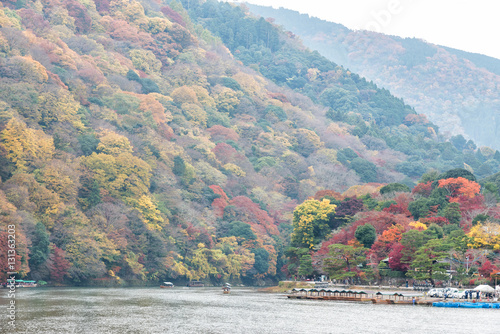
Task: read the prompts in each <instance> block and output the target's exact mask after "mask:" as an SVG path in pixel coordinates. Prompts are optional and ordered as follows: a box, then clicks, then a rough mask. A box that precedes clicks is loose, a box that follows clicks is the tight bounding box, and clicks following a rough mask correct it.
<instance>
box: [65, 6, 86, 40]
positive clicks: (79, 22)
mask: <svg viewBox="0 0 500 334" xmlns="http://www.w3.org/2000/svg"><path fill="white" fill-rule="evenodd" d="M64 5H65V6H66V9H67V10H68V14H69V15H70V16H72V17H73V18H74V19H75V28H76V32H77V33H79V34H85V33H87V32H89V31H90V28H91V27H92V18H91V17H90V15H89V13H88V11H87V9H86V8H85V7H84V6H83V5H82V4H81V3H79V2H78V1H76V0H65V1H64Z"/></svg>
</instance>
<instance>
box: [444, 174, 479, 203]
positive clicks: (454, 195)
mask: <svg viewBox="0 0 500 334" xmlns="http://www.w3.org/2000/svg"><path fill="white" fill-rule="evenodd" d="M438 183H439V188H444V189H446V190H447V191H448V194H449V199H450V202H457V201H458V197H459V196H466V197H469V198H473V197H474V196H476V195H477V194H478V193H479V191H480V190H481V186H480V185H479V184H478V183H477V182H474V181H470V180H467V179H466V178H463V177H457V178H449V179H444V180H439V181H438Z"/></svg>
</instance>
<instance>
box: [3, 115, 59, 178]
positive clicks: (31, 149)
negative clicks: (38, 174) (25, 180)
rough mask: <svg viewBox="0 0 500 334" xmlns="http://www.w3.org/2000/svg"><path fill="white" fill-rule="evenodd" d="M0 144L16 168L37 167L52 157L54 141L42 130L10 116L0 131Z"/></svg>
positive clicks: (22, 169) (21, 169) (23, 169)
mask: <svg viewBox="0 0 500 334" xmlns="http://www.w3.org/2000/svg"><path fill="white" fill-rule="evenodd" d="M0 145H1V146H2V147H3V148H4V149H5V150H6V151H7V158H8V159H9V160H10V161H11V162H12V163H13V164H14V165H15V166H16V169H17V170H20V171H25V170H27V169H28V166H33V167H38V166H40V165H41V164H43V163H44V162H46V161H48V160H49V159H51V158H52V156H53V154H54V141H53V139H52V138H51V137H48V136H47V135H45V133H44V132H43V131H40V130H33V129H30V128H28V127H27V126H26V124H25V123H24V122H22V121H20V120H18V119H16V118H12V119H11V120H10V121H9V122H8V123H7V126H6V127H5V129H4V130H3V131H2V132H1V133H0Z"/></svg>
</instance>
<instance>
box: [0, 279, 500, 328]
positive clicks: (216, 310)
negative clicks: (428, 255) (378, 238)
mask: <svg viewBox="0 0 500 334" xmlns="http://www.w3.org/2000/svg"><path fill="white" fill-rule="evenodd" d="M17 292H18V293H17V295H16V305H17V314H16V316H17V320H16V323H17V328H16V329H17V333H19V332H22V331H26V330H27V331H28V332H27V333H90V334H94V333H95V334H98V333H119V334H124V333H230V334H237V333H244V334H252V333H256V334H263V333H356V334H358V333H495V334H498V333H500V310H495V309H447V308H432V307H423V306H394V305H373V304H360V303H348V302H331V301H311V300H289V299H287V298H286V297H285V296H284V295H277V294H264V293H259V292H257V291H256V290H253V289H238V288H233V290H232V291H231V294H230V295H224V294H222V291H221V290H220V288H217V289H215V288H213V289H212V288H190V289H189V288H174V289H160V288H123V289H96V288H63V289H55V288H46V289H24V290H22V291H20V289H18V291H17ZM0 295H1V298H0V310H1V311H0V314H1V318H0V319H1V323H0V328H1V329H2V331H1V332H2V333H8V331H7V329H8V327H7V311H6V305H7V301H8V300H7V298H6V297H7V293H6V290H0ZM14 333H16V332H14Z"/></svg>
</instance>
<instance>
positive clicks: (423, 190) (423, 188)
mask: <svg viewBox="0 0 500 334" xmlns="http://www.w3.org/2000/svg"><path fill="white" fill-rule="evenodd" d="M431 192H432V181H429V182H426V183H419V184H417V185H416V186H415V188H413V190H412V191H411V193H412V194H417V195H421V196H424V197H429V196H430V194H431Z"/></svg>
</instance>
